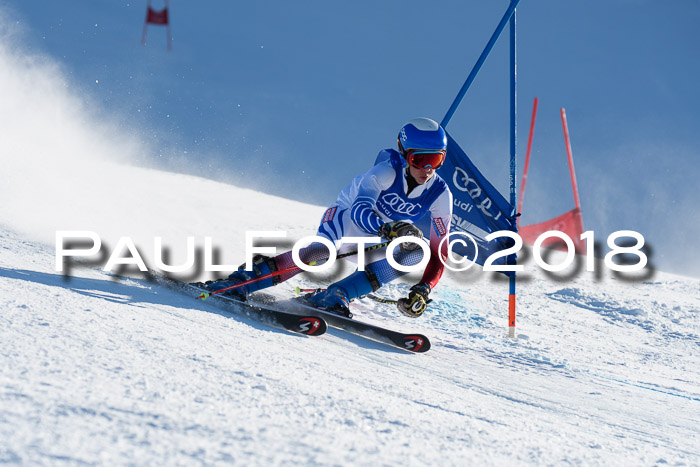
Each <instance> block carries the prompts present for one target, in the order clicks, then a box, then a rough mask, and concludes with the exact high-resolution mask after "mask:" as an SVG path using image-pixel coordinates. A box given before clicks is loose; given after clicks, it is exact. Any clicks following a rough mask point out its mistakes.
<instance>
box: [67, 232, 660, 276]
mask: <svg viewBox="0 0 700 467" xmlns="http://www.w3.org/2000/svg"><path fill="white" fill-rule="evenodd" d="M286 237H287V232H285V231H248V232H246V234H245V259H246V260H245V266H246V270H248V271H250V270H252V269H253V257H254V256H255V255H256V254H267V255H275V254H278V253H280V252H278V251H277V249H276V247H273V246H267V247H262V246H255V242H256V240H262V239H271V238H276V239H281V238H286ZM499 238H507V239H510V243H512V245H511V246H509V247H508V248H504V249H500V250H498V251H496V252H494V253H492V254H490V255H489V256H488V257H486V258H483V261H480V258H479V251H480V248H479V243H478V242H477V241H476V239H474V237H473V236H472V235H470V234H469V233H466V232H460V231H456V232H450V233H449V234H448V235H446V236H445V237H444V238H443V239H442V240H441V242H440V245H439V248H438V251H441V252H446V254H445V255H444V257H443V254H440V255H438V258H439V259H440V261H441V262H442V264H444V265H445V267H446V268H447V269H449V270H451V271H457V272H460V271H466V270H467V269H469V268H471V267H472V266H473V265H474V264H483V270H484V271H494V272H520V271H524V270H525V266H524V265H523V264H508V261H507V258H508V257H511V256H512V255H514V254H517V253H519V252H520V251H521V250H522V248H523V240H522V238H521V237H520V235H518V234H517V233H515V232H512V231H508V230H502V231H498V232H493V233H491V234H489V235H487V236H486V237H484V239H483V240H482V243H483V242H484V241H485V242H487V243H488V242H492V241H494V240H496V239H499ZM551 239H555V240H557V241H558V243H559V247H560V248H559V249H562V250H564V251H565V252H566V255H565V256H564V258H563V260H561V261H559V262H558V263H556V264H550V263H548V262H547V261H545V259H544V258H543V254H542V253H543V251H542V250H543V249H544V248H545V247H543V244H544V243H545V242H547V241H548V240H551ZM620 239H631V240H632V242H633V244H631V245H630V244H629V243H630V242H629V240H628V242H627V243H625V244H624V245H622V244H618V241H619V240H620ZM579 240H580V241H581V242H583V243H584V244H585V253H582V254H583V257H584V258H585V261H586V270H587V271H594V270H595V259H596V253H597V252H596V251H595V242H596V236H595V233H594V232H593V231H587V232H584V233H583V234H582V235H581V236H580V239H579ZM382 242H384V243H387V242H386V241H385V240H383V239H381V238H380V237H343V238H342V239H341V241H340V242H339V243H337V244H334V243H333V242H332V241H330V240H329V239H327V238H324V237H319V236H311V237H304V238H302V239H300V240H298V241H297V242H296V243H295V244H294V247H293V248H292V259H293V261H294V264H295V265H296V266H297V267H298V268H300V269H302V270H304V271H309V272H325V271H327V270H329V269H330V268H332V267H333V265H334V264H335V261H336V259H337V257H338V248H339V247H340V246H342V245H348V244H351V245H356V248H357V251H356V252H355V253H356V255H357V265H358V269H359V270H364V266H365V253H366V251H367V250H369V249H371V247H372V245H377V244H382ZM186 243H187V247H186V250H187V256H186V258H187V259H186V260H185V261H184V262H183V263H182V264H178V265H173V264H166V262H165V260H164V254H163V250H164V247H163V239H162V237H153V252H154V258H153V261H154V266H155V268H157V269H158V270H160V271H163V272H166V273H186V272H188V271H191V270H192V269H193V268H194V267H195V257H196V255H195V237H187V240H186ZM312 243H320V244H323V245H324V246H325V247H326V248H327V249H328V259H327V260H325V262H323V263H322V264H313V265H312V264H306V263H304V262H303V261H302V260H301V258H300V251H301V250H302V249H303V248H304V247H306V246H308V245H310V244H312ZM85 244H87V245H86V247H85V248H78V247H75V246H76V245H80V246H83V245H85ZM407 244H412V245H415V246H414V247H413V248H415V249H416V250H417V249H418V248H420V249H422V252H423V257H422V259H421V260H420V262H418V263H417V264H413V265H410V266H408V265H403V264H400V263H399V262H397V261H396V259H395V255H394V252H395V251H396V249H397V248H401V249H405V248H406V245H407ZM644 244H645V241H644V236H643V235H642V234H640V233H638V232H635V231H632V230H620V231H617V232H613V233H612V234H610V235H608V237H607V245H608V247H609V248H610V251H608V252H607V253H606V255H605V257H604V264H605V266H606V267H607V268H609V269H611V270H613V271H616V272H636V271H640V270H642V269H644V268H645V267H646V265H647V262H648V257H647V255H646V253H645V252H644V251H643V247H644ZM456 245H459V246H460V247H462V248H460V249H461V250H462V252H464V251H466V250H465V249H466V248H468V249H469V251H470V252H471V253H472V255H469V254H466V255H465V256H462V255H459V256H460V257H458V256H457V255H456V254H455V250H454V249H455V246H456ZM102 248H103V242H102V239H101V238H100V236H99V235H98V234H97V233H96V232H93V231H90V230H58V231H56V270H57V271H59V272H63V271H64V265H65V262H66V261H67V260H69V259H70V258H83V259H87V260H89V259H94V258H96V257H98V256H99V257H103V256H104V254H105V252H104V251H102ZM213 250H214V248H213V241H212V238H211V237H204V247H203V252H204V254H203V263H204V264H203V268H202V269H203V270H204V271H206V272H222V271H233V270H236V269H238V266H235V265H230V264H214V254H213ZM107 253H108V252H107ZM576 253H577V250H576V247H575V245H574V242H573V240H572V239H571V237H569V236H568V235H567V234H566V233H564V232H560V231H557V230H551V231H548V232H544V233H543V234H541V235H540V236H539V237H538V238H537V240H536V241H535V243H534V245H533V247H532V257H533V259H534V261H535V264H536V265H537V266H538V267H540V268H542V269H544V270H545V271H548V272H559V271H563V270H565V269H567V268H569V267H570V266H571V265H572V263H573V262H574V257H575V255H576ZM618 255H625V257H626V259H627V260H626V261H625V264H620V263H616V262H615V261H614V258H615V257H616V256H618ZM107 256H108V257H107V260H106V262H105V264H104V267H103V268H102V269H103V270H104V271H107V272H112V269H113V268H115V266H117V267H124V266H136V267H138V269H139V270H140V271H142V272H148V271H149V269H148V267H147V266H146V263H145V261H144V260H143V257H142V256H141V254H140V253H139V250H138V248H137V247H136V244H135V243H134V241H133V240H132V239H131V237H120V238H119V240H118V242H117V244H116V246H115V247H114V249H113V250H112V252H111V253H108V255H107ZM385 256H386V259H387V261H388V262H389V264H390V265H391V266H392V267H394V268H395V269H397V270H399V271H401V272H407V273H410V272H416V271H423V270H424V269H425V267H426V265H427V264H428V262H429V261H430V258H431V249H430V246H429V245H428V243H427V242H426V241H425V240H422V239H420V238H418V237H412V236H404V237H399V238H396V239H393V240H392V241H391V242H388V245H386V251H385ZM630 257H633V258H636V261H632V262H630V261H629V258H630ZM499 259H500V261H499ZM448 260H449V261H448Z"/></svg>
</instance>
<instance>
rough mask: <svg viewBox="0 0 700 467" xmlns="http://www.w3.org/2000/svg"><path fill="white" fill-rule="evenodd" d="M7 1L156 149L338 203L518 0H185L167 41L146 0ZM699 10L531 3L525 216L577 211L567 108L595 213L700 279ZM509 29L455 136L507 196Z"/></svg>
mask: <svg viewBox="0 0 700 467" xmlns="http://www.w3.org/2000/svg"><path fill="white" fill-rule="evenodd" d="M153 3H154V6H156V7H158V6H159V5H161V4H162V0H153ZM0 7H1V8H2V11H3V13H2V14H3V15H4V16H5V17H6V18H8V19H9V21H10V22H11V23H14V24H15V25H17V26H19V27H20V28H22V29H23V30H24V33H23V35H22V36H21V38H20V40H19V42H18V47H21V48H22V49H23V50H25V51H26V53H27V54H33V53H40V54H46V55H49V56H50V57H52V58H53V59H54V60H56V61H57V62H58V63H60V64H61V66H62V67H63V70H64V72H65V74H66V75H67V76H68V83H67V85H68V86H69V87H71V88H72V89H74V90H75V92H78V93H80V94H82V95H84V98H85V100H86V102H89V103H90V105H91V106H94V107H95V108H96V110H98V111H99V112H102V113H104V115H105V116H108V117H109V118H110V119H116V120H117V121H119V123H120V125H122V126H124V127H125V128H128V129H130V131H131V132H132V133H135V134H137V135H138V136H139V138H140V139H141V140H142V141H143V143H144V148H147V149H144V154H143V160H142V162H143V163H149V164H153V163H155V164H158V165H159V166H163V167H167V168H170V169H174V170H178V171H183V172H187V173H192V174H196V175H201V176H205V177H209V178H214V179H218V180H225V181H231V182H233V183H236V184H242V185H245V186H249V187H251V188H257V189H262V190H265V191H272V192H273V193H276V194H281V195H284V196H288V197H292V198H295V199H300V200H303V201H310V202H314V203H316V204H320V205H325V204H328V203H330V202H331V201H332V200H333V199H334V198H335V195H336V194H337V192H338V191H339V190H340V189H341V188H342V187H343V186H344V185H345V184H346V183H347V182H348V181H349V179H350V178H351V177H352V176H354V175H356V174H358V173H361V172H363V171H364V170H366V168H367V167H369V165H371V163H372V161H373V160H374V157H375V155H376V153H377V152H378V151H379V150H380V149H381V148H385V147H390V146H393V145H394V144H395V141H396V133H397V131H398V129H399V128H400V126H401V125H402V124H403V123H404V122H405V121H407V120H410V119H411V118H413V117H416V116H430V117H433V118H435V119H436V120H441V119H442V117H443V116H444V114H445V112H446V111H447V109H448V108H449V105H450V104H451V102H452V99H453V98H454V96H455V95H456V93H457V91H458V90H459V88H460V87H461V85H462V83H463V82H464V79H465V78H466V76H467V74H468V72H469V71H470V69H471V67H472V65H473V64H474V62H475V61H476V59H477V58H478V56H479V54H480V53H481V51H482V49H483V47H484V46H485V44H486V42H487V40H488V38H489V36H490V34H491V33H492V31H493V29H494V28H495V26H496V24H497V23H498V21H499V20H500V18H501V16H502V14H503V12H504V11H505V9H506V7H507V2H506V1H505V0H503V1H493V2H483V1H444V2H443V1H436V2H416V1H380V2H374V1H373V2H369V1H364V2H363V1H359V2H351V3H348V2H335V1H303V2H282V1H256V2H227V1H209V2H183V1H179V0H172V1H171V22H172V33H173V50H172V51H171V52H168V51H167V50H166V47H165V30H164V29H163V28H158V27H150V28H149V30H148V44H147V45H146V46H142V45H141V44H140V39H141V31H142V27H143V19H144V16H145V10H146V1H145V0H143V1H141V0H139V1H134V0H128V1H126V0H120V1H107V0H76V1H72V2H55V1H50V0H32V1H26V0H22V1H19V0H0ZM699 23H700V2H698V1H697V0H673V1H672V2H655V1H646V0H606V1H602V0H600V1H598V0H594V1H589V2H562V1H560V0H522V1H521V3H520V6H519V8H518V34H519V36H518V60H519V68H518V78H519V90H518V93H519V94H518V96H519V100H518V106H519V140H518V142H519V144H518V149H519V167H520V168H522V165H523V162H524V156H525V148H526V143H527V131H528V128H529V119H530V113H531V106H532V100H533V98H534V97H535V96H537V97H538V98H539V99H540V108H539V114H538V120H537V127H536V132H535V140H534V150H533V156H532V163H531V169H530V175H529V178H528V191H527V193H526V198H525V206H524V213H523V220H524V221H525V223H532V222H539V221H543V220H545V219H548V218H551V217H554V216H556V215H558V214H561V213H562V212H564V211H566V210H569V209H571V208H572V207H573V197H572V195H571V189H570V182H569V176H568V167H567V164H566V158H565V148H564V142H563V137H562V130H561V123H560V120H559V108H560V107H565V108H566V111H567V116H568V119H569V128H570V131H571V138H572V145H573V151H574V158H575V163H576V170H577V174H578V182H579V188H580V193H581V203H582V207H583V218H584V225H585V227H586V228H587V229H592V230H595V231H596V233H598V234H599V238H604V237H605V236H607V235H608V234H609V233H611V232H613V231H615V230H620V229H632V230H637V231H639V232H641V233H642V234H644V235H645V236H646V237H647V239H648V241H649V243H650V244H651V245H652V247H653V248H654V258H653V262H654V264H656V265H657V266H659V267H661V268H662V269H665V270H671V271H675V272H680V273H685V274H694V275H698V274H700V268H699V267H698V266H697V265H695V264H694V262H693V261H692V258H690V254H689V253H688V250H689V249H692V250H693V251H694V249H695V248H696V245H697V241H696V239H695V238H694V237H695V232H697V229H698V227H700V225H698V224H700V222H698V218H700V216H697V214H695V208H696V205H697V204H698V201H699V197H698V190H697V188H696V187H695V183H696V180H697V179H698V177H700V167H699V166H700V164H698V148H700V133H699V132H698V128H700V112H698V109H697V106H698V104H700V91H699V90H698V86H697V82H696V81H697V76H699V73H698V72H699V71H700V70H699V68H700V47H698V45H700V30H699V28H697V26H696V25H697V24H699ZM506 39H507V37H506V36H504V37H502V38H501V40H499V42H498V43H497V45H496V47H495V48H494V50H493V52H492V54H491V56H490V57H489V59H488V60H487V62H486V64H485V65H484V67H483V69H482V72H481V73H480V74H479V76H478V77H477V79H476V81H475V82H474V85H473V86H472V88H471V90H470V91H469V93H468V94H467V96H466V98H465V99H464V101H463V102H462V105H461V107H460V108H459V109H458V110H457V113H456V114H455V116H454V118H453V119H452V121H451V122H450V125H449V126H448V130H449V131H450V132H451V133H452V134H453V136H454V137H455V138H456V139H457V140H458V141H459V142H460V143H461V145H462V147H463V148H464V149H465V151H466V152H467V153H468V154H469V155H470V157H472V159H473V160H474V161H475V163H476V164H477V165H478V166H479V167H480V168H481V169H482V171H483V172H484V173H485V174H486V175H487V176H488V177H489V178H490V179H491V181H492V182H493V183H494V185H495V186H496V187H498V188H499V189H500V190H501V191H502V192H503V193H504V194H506V195H507V183H508V157H509V139H508V75H507V71H508V48H507V40H506ZM232 202H235V200H232ZM299 221H300V222H308V223H309V224H310V225H311V224H315V223H316V220H315V219H300V220H299ZM694 256H697V255H694Z"/></svg>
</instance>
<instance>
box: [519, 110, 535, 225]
mask: <svg viewBox="0 0 700 467" xmlns="http://www.w3.org/2000/svg"><path fill="white" fill-rule="evenodd" d="M536 118H537V98H536V97H535V102H534V103H533V104H532V119H531V120H530V134H529V136H528V138H527V152H526V153H525V168H524V169H523V181H522V183H521V184H520V197H519V198H518V213H522V212H523V199H524V198H525V183H526V182H527V172H528V169H529V168H530V154H531V152H532V137H533V135H534V134H535V119H536ZM518 225H520V217H518Z"/></svg>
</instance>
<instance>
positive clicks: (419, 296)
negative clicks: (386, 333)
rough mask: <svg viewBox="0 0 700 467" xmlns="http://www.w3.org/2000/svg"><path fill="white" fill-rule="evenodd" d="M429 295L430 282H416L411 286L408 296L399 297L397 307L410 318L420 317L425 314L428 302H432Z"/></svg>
mask: <svg viewBox="0 0 700 467" xmlns="http://www.w3.org/2000/svg"><path fill="white" fill-rule="evenodd" d="M428 295H430V286H429V285H428V284H422V283H421V284H416V285H414V286H413V287H411V291H410V292H409V293H408V298H399V299H398V301H397V302H396V307H397V308H398V309H399V311H400V312H401V313H403V314H404V315H406V316H408V317H410V318H418V317H419V316H420V315H422V314H423V312H424V311H425V308H426V307H427V306H428V303H430V302H432V300H430V299H429V298H428Z"/></svg>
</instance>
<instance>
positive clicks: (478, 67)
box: [440, 0, 520, 128]
mask: <svg viewBox="0 0 700 467" xmlns="http://www.w3.org/2000/svg"><path fill="white" fill-rule="evenodd" d="M518 3H520V0H512V1H511V2H510V6H508V9H507V10H506V13H505V14H504V15H503V18H501V22H500V23H498V26H497V27H496V30H495V31H494V32H493V35H491V39H489V42H488V43H487V44H486V47H485V48H484V51H483V52H481V55H480V56H479V59H478V60H477V61H476V63H475V64H474V68H472V71H471V72H470V73H469V76H468V77H467V80H466V81H465V82H464V84H463V85H462V89H460V90H459V93H458V94H457V97H455V100H454V102H452V105H451V106H450V109H449V110H448V111H447V113H446V114H445V117H444V118H443V119H442V122H440V126H441V127H443V128H445V127H446V126H447V124H448V123H449V122H450V120H451V119H452V115H454V113H455V110H457V107H459V104H460V102H462V99H463V98H464V95H465V94H466V93H467V91H468V90H469V88H470V87H471V85H472V82H473V81H474V78H476V75H478V74H479V70H481V66H482V65H483V64H484V61H486V57H488V55H489V54H490V53H491V49H493V46H494V45H495V44H496V40H498V37H499V36H500V35H501V33H502V32H503V28H505V27H506V23H507V22H508V20H509V19H510V17H511V16H512V15H513V12H515V7H516V6H518Z"/></svg>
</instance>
